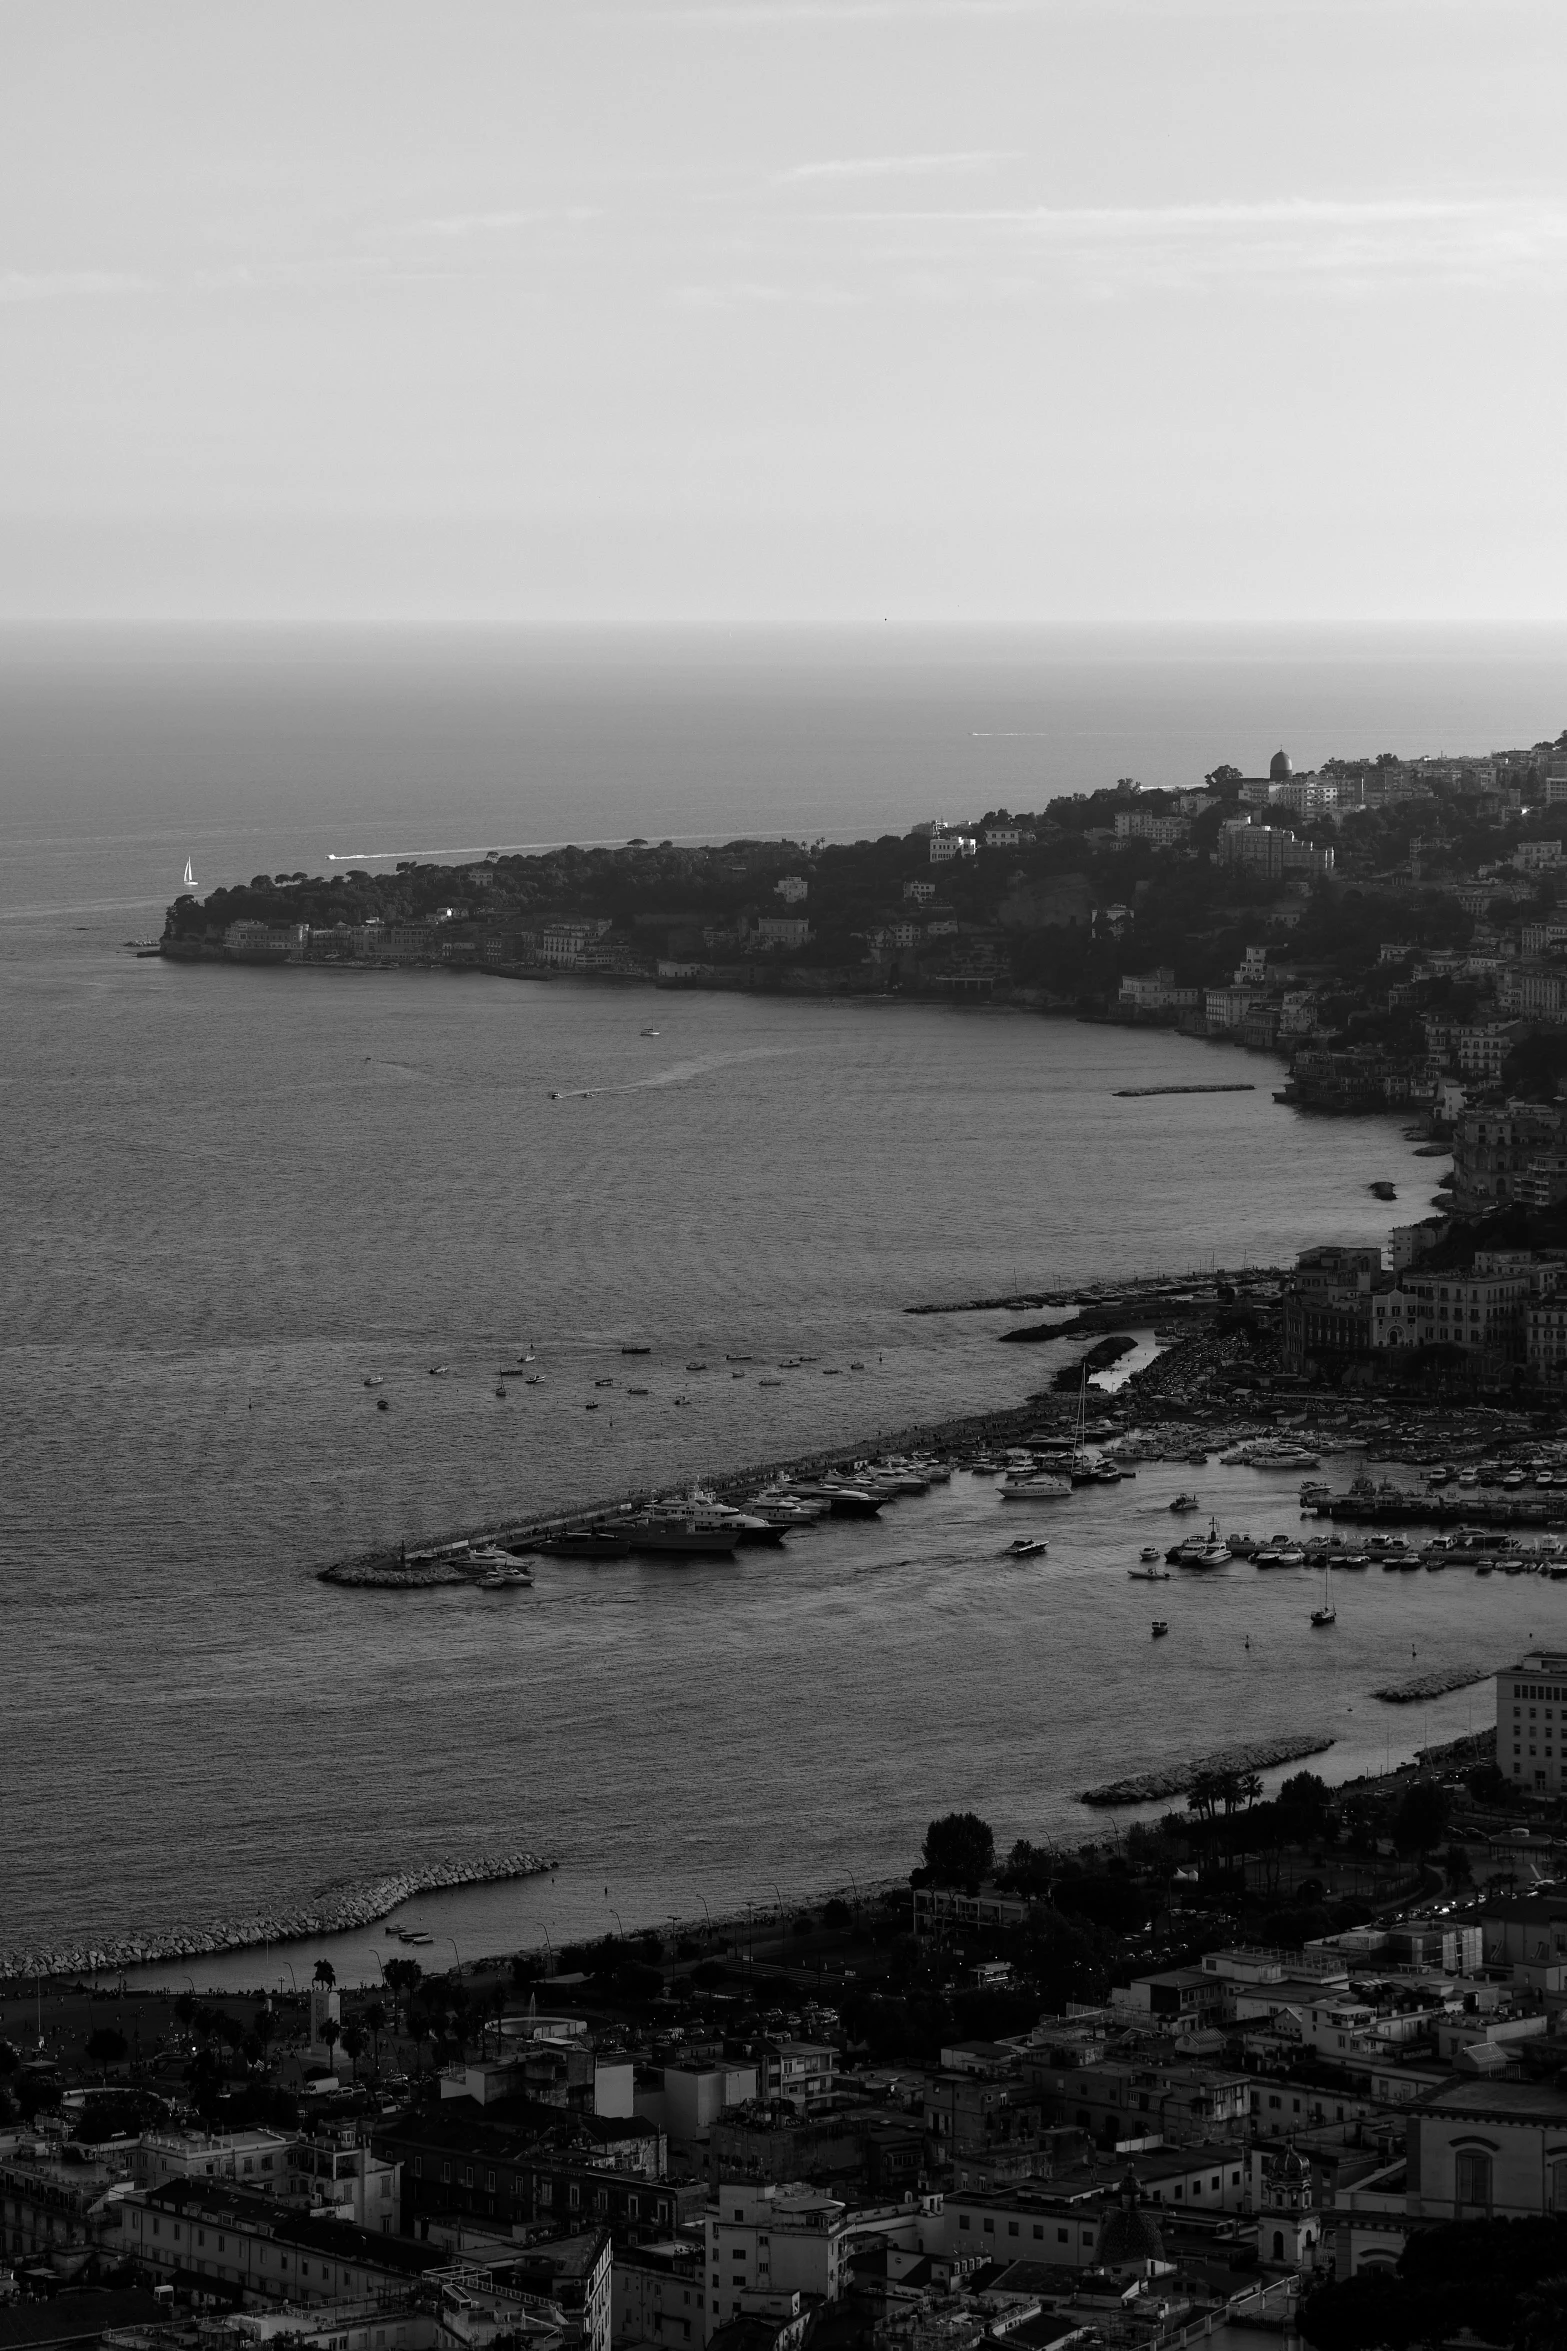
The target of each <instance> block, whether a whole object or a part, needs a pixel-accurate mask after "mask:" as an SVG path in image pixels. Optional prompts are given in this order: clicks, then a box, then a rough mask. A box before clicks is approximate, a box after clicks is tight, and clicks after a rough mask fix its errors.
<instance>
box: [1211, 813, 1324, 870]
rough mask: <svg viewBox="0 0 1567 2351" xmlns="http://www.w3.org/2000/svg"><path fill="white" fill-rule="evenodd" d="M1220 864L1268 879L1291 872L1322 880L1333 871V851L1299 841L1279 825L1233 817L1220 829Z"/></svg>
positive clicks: (1308, 842)
mask: <svg viewBox="0 0 1567 2351" xmlns="http://www.w3.org/2000/svg"><path fill="white" fill-rule="evenodd" d="M1219 863H1220V864H1221V865H1239V866H1244V867H1246V868H1248V869H1249V870H1250V871H1253V872H1256V873H1260V874H1261V875H1263V876H1264V878H1265V879H1268V880H1279V879H1283V878H1285V877H1287V876H1291V875H1300V876H1303V877H1305V878H1308V879H1310V878H1316V879H1321V878H1322V877H1324V876H1325V875H1327V874H1330V873H1331V872H1332V871H1333V851H1332V850H1331V849H1327V848H1324V849H1318V848H1316V847H1315V846H1314V845H1313V844H1312V843H1311V842H1310V841H1302V840H1299V839H1297V837H1296V835H1295V834H1294V833H1292V832H1290V831H1288V830H1287V829H1286V828H1285V827H1283V826H1281V825H1268V824H1252V823H1250V822H1249V821H1248V820H1247V819H1246V818H1245V817H1236V818H1232V819H1231V821H1230V822H1229V823H1228V824H1225V825H1222V826H1221V827H1220V829H1219Z"/></svg>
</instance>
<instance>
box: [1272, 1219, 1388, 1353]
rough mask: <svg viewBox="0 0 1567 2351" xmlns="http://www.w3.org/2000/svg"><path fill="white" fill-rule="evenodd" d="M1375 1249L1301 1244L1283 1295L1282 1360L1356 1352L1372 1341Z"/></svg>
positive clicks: (1378, 1258) (1378, 1268) (1377, 1279)
mask: <svg viewBox="0 0 1567 2351" xmlns="http://www.w3.org/2000/svg"><path fill="white" fill-rule="evenodd" d="M1381 1276H1382V1252H1381V1250H1380V1249H1364V1248H1357V1249H1345V1248H1338V1247H1335V1246H1326V1247H1323V1248H1319V1249H1304V1250H1302V1251H1301V1253H1300V1255H1299V1257H1297V1259H1296V1261H1295V1271H1294V1274H1293V1276H1292V1277H1291V1280H1290V1284H1289V1287H1288V1289H1287V1290H1286V1292H1285V1296H1284V1359H1285V1362H1286V1364H1288V1365H1290V1366H1291V1367H1292V1368H1295V1369H1298V1368H1299V1367H1300V1365H1301V1364H1303V1363H1304V1362H1305V1360H1306V1358H1307V1356H1308V1355H1313V1354H1319V1353H1328V1354H1359V1353H1361V1352H1363V1351H1364V1350H1365V1349H1366V1348H1368V1347H1370V1346H1371V1344H1372V1340H1373V1329H1374V1322H1373V1306H1372V1295H1373V1292H1374V1291H1375V1290H1376V1289H1378V1288H1380V1287H1382V1286H1383V1284H1382V1280H1381Z"/></svg>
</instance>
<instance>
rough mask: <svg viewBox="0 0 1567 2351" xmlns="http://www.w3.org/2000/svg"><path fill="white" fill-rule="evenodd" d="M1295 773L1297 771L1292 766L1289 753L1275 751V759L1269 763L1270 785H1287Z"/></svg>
mask: <svg viewBox="0 0 1567 2351" xmlns="http://www.w3.org/2000/svg"><path fill="white" fill-rule="evenodd" d="M1294 773H1295V770H1294V769H1293V768H1292V767H1291V765H1290V755H1289V753H1288V752H1287V751H1275V752H1274V754H1273V757H1272V758H1271V759H1270V760H1269V761H1268V781H1269V783H1270V784H1287V783H1288V782H1289V780H1290V777H1291V776H1292V775H1293V774H1294Z"/></svg>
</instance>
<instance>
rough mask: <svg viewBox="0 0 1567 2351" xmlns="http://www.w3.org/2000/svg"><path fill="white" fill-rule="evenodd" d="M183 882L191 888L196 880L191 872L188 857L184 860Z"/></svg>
mask: <svg viewBox="0 0 1567 2351" xmlns="http://www.w3.org/2000/svg"><path fill="white" fill-rule="evenodd" d="M185 880H186V883H187V884H188V885H190V886H192V887H193V886H194V884H195V880H196V877H195V875H194V874H193V873H192V872H191V869H190V859H189V858H188V857H187V858H186V860H185Z"/></svg>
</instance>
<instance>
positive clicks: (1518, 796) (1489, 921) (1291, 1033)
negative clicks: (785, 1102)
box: [160, 732, 1567, 1196]
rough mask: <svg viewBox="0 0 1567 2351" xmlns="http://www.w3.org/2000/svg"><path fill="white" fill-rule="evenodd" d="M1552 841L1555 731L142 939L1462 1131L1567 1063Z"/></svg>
mask: <svg viewBox="0 0 1567 2351" xmlns="http://www.w3.org/2000/svg"><path fill="white" fill-rule="evenodd" d="M1564 844H1567V732H1564V733H1563V735H1561V736H1559V737H1557V738H1556V739H1555V740H1554V741H1552V742H1542V743H1538V744H1535V745H1533V746H1531V747H1529V748H1527V749H1522V750H1513V751H1504V752H1495V753H1488V754H1485V755H1483V756H1475V757H1465V758H1448V757H1432V758H1427V757H1421V758H1408V759H1405V758H1399V757H1396V756H1395V755H1393V754H1392V753H1382V754H1380V755H1379V756H1377V757H1376V758H1373V759H1359V760H1348V759H1332V760H1328V761H1326V762H1324V763H1323V765H1322V767H1321V768H1320V769H1315V770H1312V771H1310V772H1308V773H1303V774H1297V773H1296V772H1295V771H1294V769H1293V766H1292V763H1291V761H1290V758H1289V756H1288V754H1287V753H1286V752H1284V751H1282V750H1281V751H1279V752H1277V753H1276V754H1275V755H1274V756H1273V758H1272V760H1271V761H1270V762H1269V765H1268V770H1267V772H1266V773H1265V774H1262V775H1257V776H1246V775H1243V774H1242V773H1241V772H1240V771H1239V769H1237V768H1235V767H1232V766H1225V765H1221V766H1219V767H1217V768H1215V769H1214V770H1213V771H1212V772H1211V773H1210V774H1208V775H1207V776H1206V777H1205V778H1204V779H1203V781H1202V783H1201V785H1200V786H1198V787H1196V788H1193V789H1191V790H1172V791H1159V790H1144V789H1143V788H1142V786H1141V785H1140V784H1138V782H1137V781H1136V780H1135V779H1134V778H1131V777H1123V778H1122V779H1120V781H1119V782H1118V783H1117V784H1116V785H1115V786H1114V787H1113V789H1106V790H1097V791H1092V792H1084V793H1079V794H1075V795H1068V796H1064V797H1060V798H1057V799H1055V800H1053V801H1051V802H1050V803H1049V805H1048V806H1047V807H1046V808H1045V809H1044V810H1043V811H1042V812H1040V813H1039V814H1036V815H1020V814H1016V813H1013V812H1009V811H1007V810H1004V809H1002V810H992V811H990V812H989V813H987V814H986V815H985V816H983V817H981V818H979V819H977V820H974V821H973V822H970V823H964V824H957V823H951V822H948V821H947V820H945V819H935V818H932V819H930V820H927V821H925V822H923V823H921V824H919V825H916V826H915V827H914V828H913V829H912V830H911V831H910V832H908V833H907V834H903V835H887V836H884V837H882V838H880V839H877V840H861V841H856V842H852V843H843V842H839V843H833V842H828V841H825V840H821V841H816V842H814V843H810V844H806V843H800V842H793V841H764V840H743V841H733V842H730V843H727V844H724V845H722V846H709V847H700V846H697V847H693V846H685V845H680V844H677V843H675V842H673V841H668V840H666V841H662V842H659V843H656V844H654V843H651V842H647V841H641V840H633V841H630V842H627V843H626V844H624V845H623V846H621V847H618V848H608V847H595V848H577V847H566V848H562V849H558V850H551V851H547V852H542V853H536V854H531V855H524V854H505V855H503V854H499V853H495V852H491V853H488V854H486V855H484V856H474V857H472V858H470V859H468V860H466V861H463V862H460V863H454V864H451V865H445V864H440V863H435V862H430V863H417V862H413V861H403V862H400V863H398V864H397V865H396V867H395V869H394V870H393V871H390V872H385V871H381V872H372V871H370V870H367V869H366V868H364V867H363V866H353V865H346V864H345V865H343V866H342V867H341V868H340V869H339V870H338V871H336V872H334V873H333V874H332V875H331V877H330V878H329V879H323V878H320V877H312V876H310V875H307V874H305V873H303V872H298V873H293V874H277V875H267V874H258V875H256V876H255V877H254V878H253V880H252V881H251V882H250V883H249V884H247V885H244V886H242V887H238V888H235V889H229V890H216V891H213V892H212V893H211V894H210V895H209V896H208V897H207V898H206V899H205V900H201V899H199V898H198V897H197V896H196V895H195V894H194V893H193V892H192V893H191V894H188V895H186V896H184V897H182V898H180V899H178V900H176V902H175V903H174V905H173V906H172V907H171V908H170V909H169V913H168V918H167V921H166V924H165V929H164V934H163V938H162V940H161V942H160V949H161V952H162V953H163V954H164V955H165V956H170V957H175V958H183V959H203V958H205V959H213V958H216V959H220V960H221V959H228V960H231V961H241V962H250V963H274V964H300V963H303V964H316V965H321V966H326V967H337V968H349V969H354V970H359V971H369V970H374V969H378V968H385V967H397V966H405V965H407V966H415V967H424V968H432V969H437V968H438V969H440V970H442V971H446V972H452V973H458V972H463V971H471V972H479V973H488V974H491V975H496V976H505V977H511V978H529V979H550V978H554V977H558V976H561V975H563V974H567V973H571V974H576V975H579V976H582V977H588V978H596V979H598V980H601V981H605V982H614V981H621V982H626V981H638V982H644V983H653V984H656V985H659V986H663V987H709V988H736V989H748V990H761V991H771V992H778V993H781V994H789V993H793V994H805V995H813V994H814V995H823V994H844V993H848V994H856V993H859V994H864V993H872V994H887V993H897V994H905V995H910V996H915V997H930V998H933V999H935V1000H943V999H948V1000H960V1001H969V1000H975V1001H983V1002H994V1003H999V1004H1010V1005H1014V1006H1017V1007H1021V1008H1027V1009H1033V1010H1039V1011H1056V1012H1070V1013H1075V1014H1079V1015H1085V1016H1089V1017H1097V1018H1108V1019H1117V1020H1127V1021H1134V1022H1150V1021H1151V1022H1158V1023H1162V1024H1165V1025H1168V1026H1171V1027H1175V1028H1178V1029H1180V1030H1182V1031H1184V1032H1186V1033H1188V1034H1191V1035H1195V1036H1202V1037H1210V1038H1215V1039H1219V1040H1222V1041H1224V1042H1226V1043H1230V1044H1235V1045H1241V1046H1246V1047H1251V1048H1253V1049H1256V1050H1261V1051H1266V1052H1269V1053H1274V1054H1277V1055H1279V1056H1281V1057H1282V1058H1284V1059H1285V1060H1286V1061H1287V1062H1288V1063H1289V1065H1290V1074H1289V1082H1288V1089H1287V1098H1288V1099H1290V1100H1292V1101H1297V1102H1299V1103H1300V1104H1301V1105H1302V1106H1303V1107H1306V1108H1311V1109H1316V1110H1323V1111H1347V1110H1367V1109H1376V1110H1382V1109H1388V1108H1392V1109H1394V1110H1400V1111H1403V1110H1413V1111H1416V1112H1418V1113H1419V1114H1421V1115H1422V1116H1424V1115H1430V1116H1432V1117H1434V1118H1436V1119H1437V1120H1439V1121H1441V1122H1443V1123H1444V1124H1445V1125H1451V1124H1452V1123H1453V1122H1454V1121H1455V1120H1456V1119H1457V1118H1458V1117H1459V1116H1460V1115H1461V1113H1462V1112H1463V1110H1464V1109H1465V1107H1466V1106H1467V1105H1469V1104H1470V1103H1472V1102H1473V1101H1474V1100H1475V1099H1476V1098H1477V1097H1478V1096H1479V1095H1481V1094H1483V1093H1485V1092H1486V1091H1487V1090H1488V1089H1490V1088H1493V1087H1494V1086H1495V1085H1496V1083H1497V1081H1498V1080H1500V1079H1501V1077H1502V1075H1503V1072H1504V1069H1506V1070H1508V1071H1509V1072H1510V1073H1512V1074H1517V1073H1518V1072H1519V1071H1523V1072H1524V1073H1525V1075H1526V1077H1527V1086H1526V1087H1525V1088H1524V1089H1522V1090H1524V1091H1527V1092H1528V1093H1529V1096H1530V1098H1531V1099H1533V1098H1535V1096H1536V1094H1537V1093H1539V1091H1540V1089H1541V1088H1542V1087H1543V1088H1544V1089H1545V1098H1546V1099H1548V1100H1550V1099H1554V1091H1553V1087H1552V1083H1551V1081H1553V1080H1554V1077H1555V1075H1556V1074H1557V1072H1558V1067H1563V1068H1567V1043H1564V1040H1567V1025H1564V1021H1567V1000H1564V993H1563V991H1564V985H1567V919H1564V920H1561V921H1558V919H1557V906H1558V897H1559V894H1560V893H1561V892H1562V891H1563V890H1564V889H1567V863H1564ZM1558 1046H1561V1048H1562V1050H1561V1053H1560V1058H1559V1060H1558V1056H1557V1048H1558ZM1515 1090H1518V1089H1515ZM1564 1169H1567V1163H1564ZM1562 1186H1563V1194H1564V1196H1567V1172H1564V1173H1563V1176H1562Z"/></svg>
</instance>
